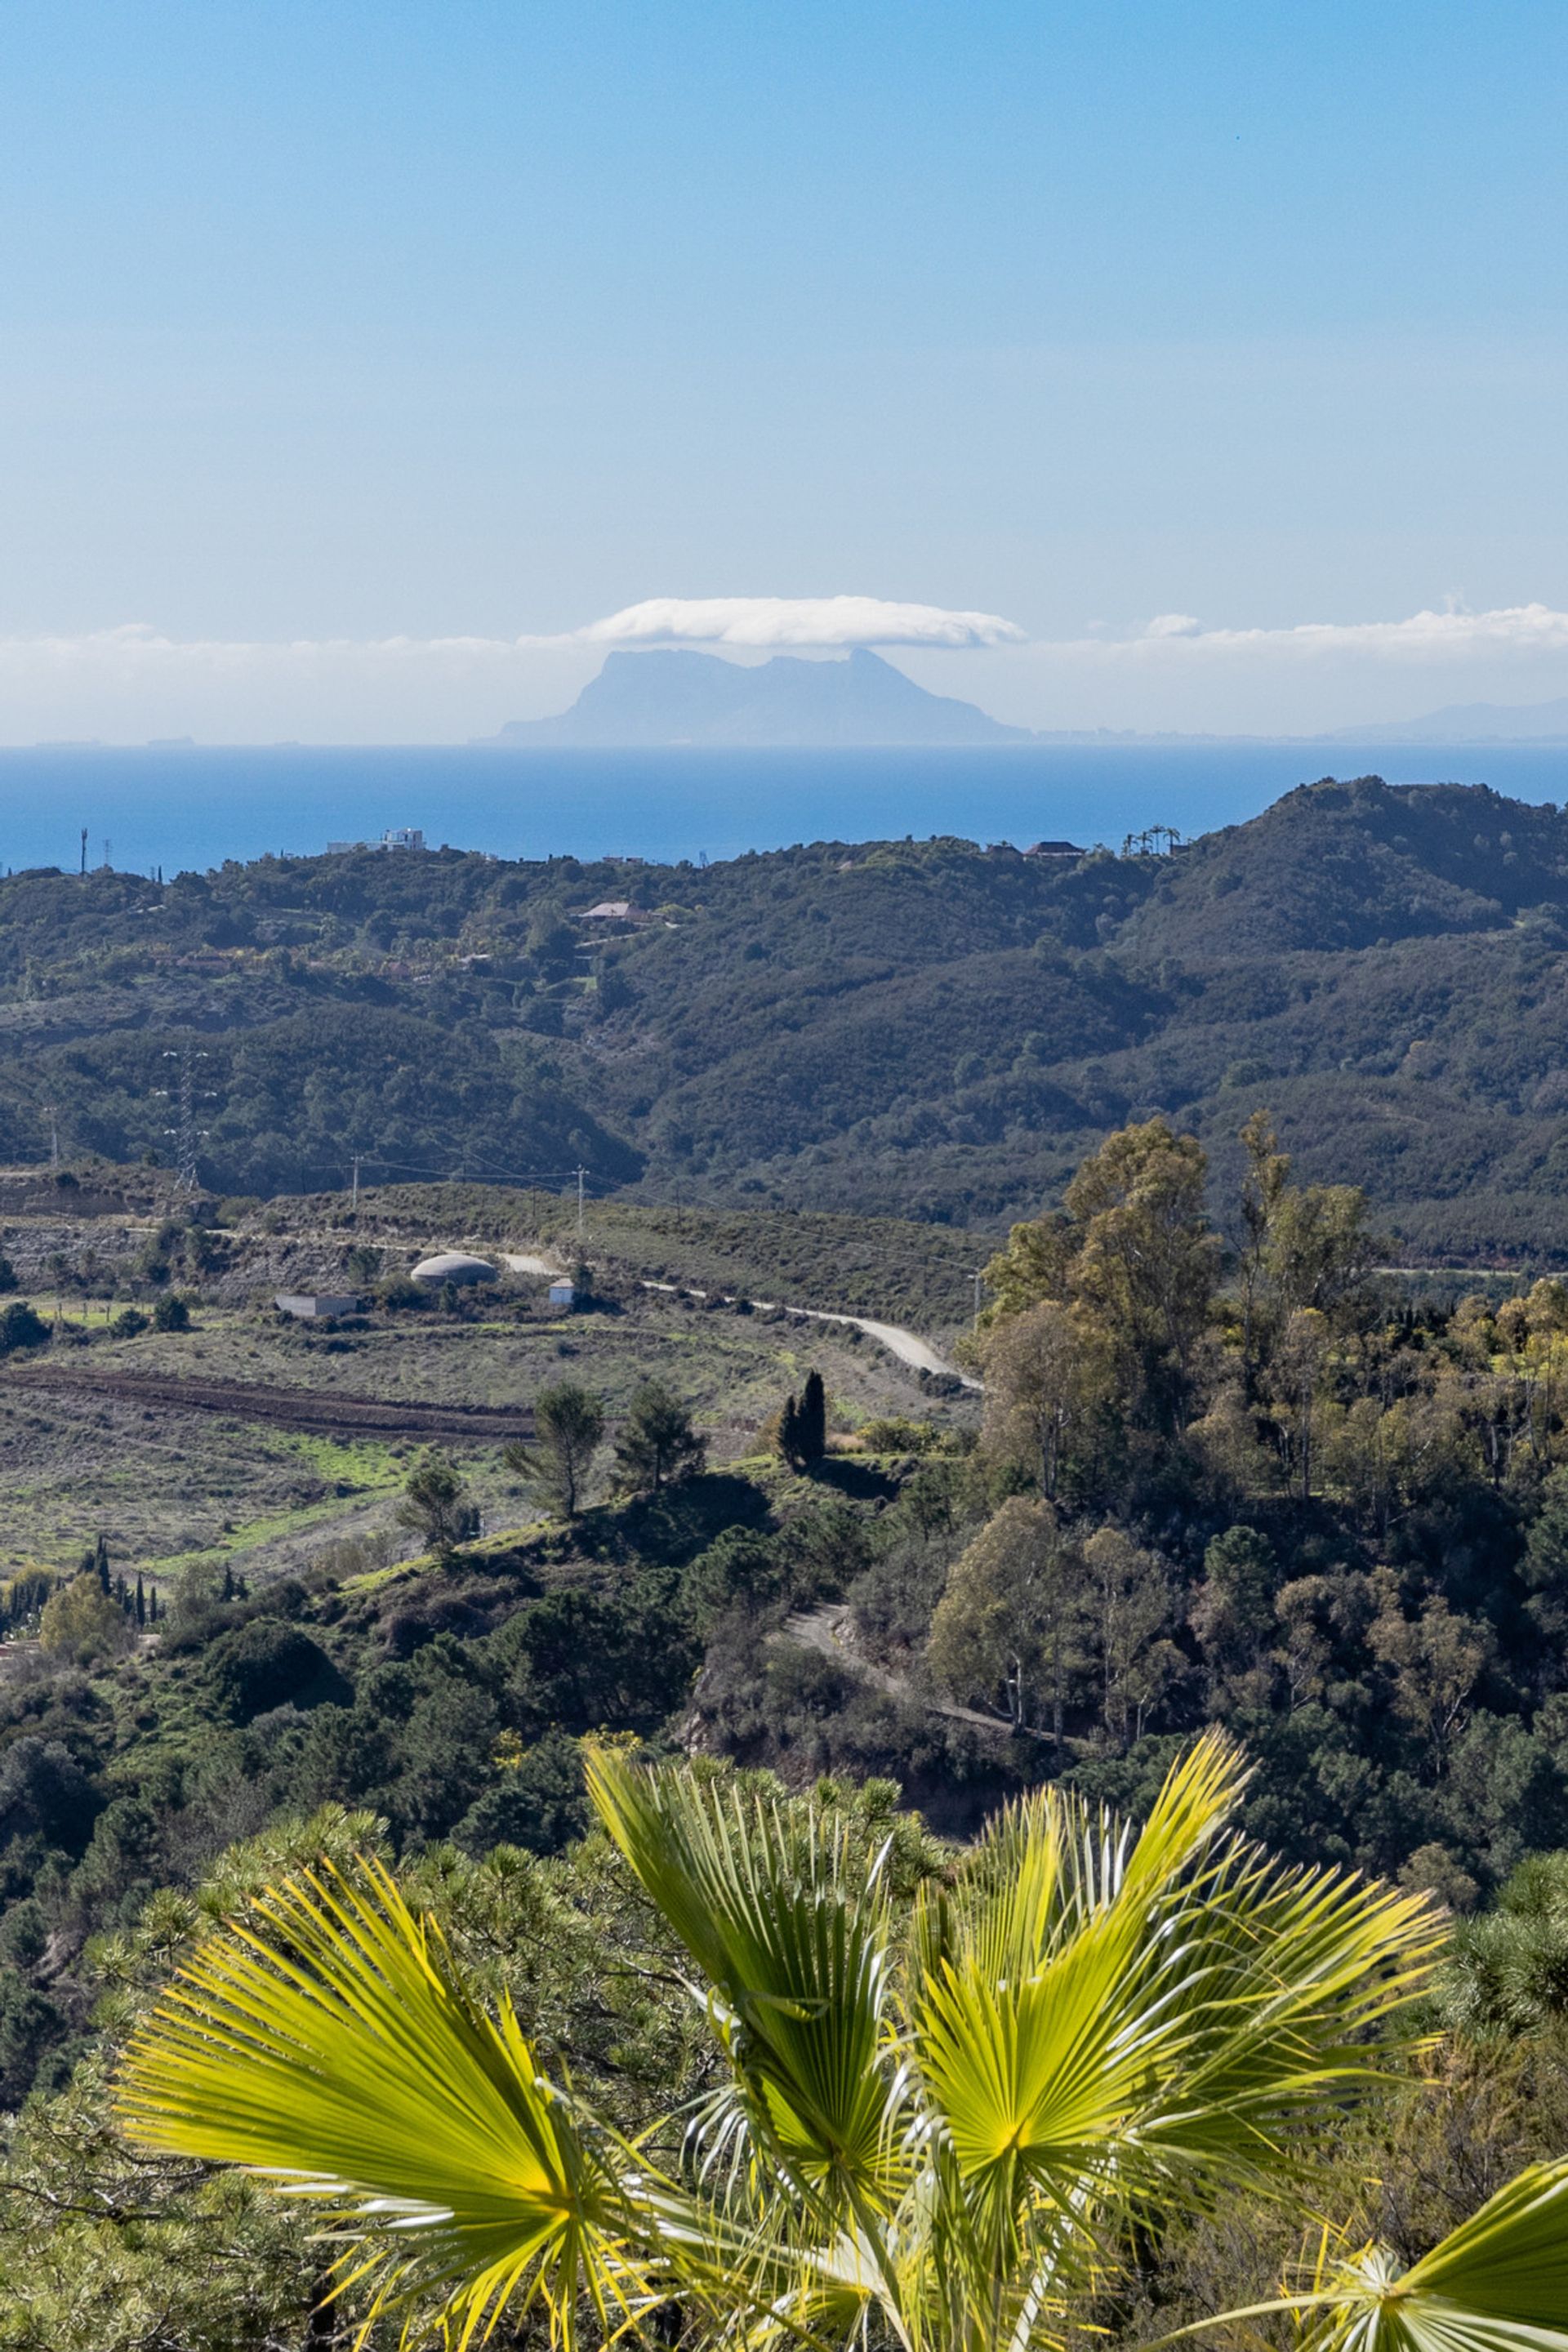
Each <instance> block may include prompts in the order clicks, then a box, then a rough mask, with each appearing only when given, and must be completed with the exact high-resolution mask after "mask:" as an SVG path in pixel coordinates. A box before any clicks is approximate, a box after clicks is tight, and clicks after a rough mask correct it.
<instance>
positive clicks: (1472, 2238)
mask: <svg viewBox="0 0 1568 2352" xmlns="http://www.w3.org/2000/svg"><path fill="white" fill-rule="evenodd" d="M1280 2312H1289V2313H1291V2314H1293V2315H1295V2316H1296V2317H1297V2319H1298V2320H1299V2321H1300V2324H1301V2329H1302V2336H1301V2340H1302V2343H1303V2344H1304V2345H1305V2346H1306V2347H1310V2352H1568V2158H1559V2159H1558V2160H1557V2161H1556V2162H1555V2163H1552V2164H1532V2165H1530V2166H1528V2167H1527V2168H1526V2169H1525V2170H1524V2171H1523V2172H1521V2173H1520V2174H1519V2175H1518V2176H1517V2178H1516V2179H1513V2180H1510V2182H1509V2184H1508V2186H1507V2187H1506V2188H1504V2189H1499V2191H1498V2193H1497V2195H1496V2196H1495V2197H1491V2198H1489V2200H1487V2202H1486V2204H1484V2205H1483V2206H1482V2207H1481V2209H1480V2210H1479V2212H1477V2213H1473V2214H1472V2215H1471V2216H1470V2218H1469V2220H1468V2221H1461V2222H1460V2224H1459V2226H1458V2229H1457V2230H1451V2231H1449V2233H1448V2235H1447V2237H1446V2238H1444V2239H1442V2240H1441V2241H1440V2242H1438V2244H1436V2246H1434V2247H1433V2248H1432V2251H1431V2252H1430V2253H1426V2254H1423V2255H1422V2257H1421V2259H1420V2261H1419V2262H1416V2263H1411V2264H1410V2266H1409V2268H1408V2269H1406V2268H1405V2267H1404V2266H1402V2264H1401V2263H1400V2262H1399V2261H1398V2259H1397V2257H1396V2256H1395V2255H1394V2254H1393V2253H1391V2252H1389V2250H1388V2248H1387V2247H1386V2246H1375V2245H1374V2246H1364V2247H1363V2248H1362V2249H1361V2250H1360V2251H1359V2252H1355V2253H1351V2254H1345V2253H1343V2252H1340V2251H1338V2250H1337V2249H1335V2248H1334V2247H1333V2246H1332V2245H1331V2244H1328V2245H1325V2247H1324V2248H1323V2250H1322V2251H1321V2252H1320V2255H1319V2259H1318V2262H1317V2264H1316V2266H1315V2276H1314V2279H1313V2283H1312V2284H1311V2286H1310V2288H1309V2289H1308V2290H1307V2291H1306V2292H1305V2293H1303V2294H1287V2295H1281V2296H1279V2297H1278V2298H1277V2299H1276V2300H1275V2301H1273V2302H1269V2303H1259V2304H1252V2305H1248V2306H1247V2308H1246V2309H1245V2310H1241V2311H1227V2312H1224V2313H1222V2314H1220V2315H1218V2316H1217V2317H1216V2318H1214V2319H1206V2320H1200V2321H1198V2322H1196V2323H1195V2324H1194V2326H1191V2327H1184V2328H1182V2329H1180V2330H1179V2331H1178V2333H1177V2335H1175V2336H1168V2337H1165V2338H1163V2339H1162V2340H1163V2342H1165V2343H1169V2344H1173V2343H1176V2342H1179V2341H1180V2340H1181V2339H1182V2338H1184V2337H1186V2336H1197V2335H1208V2334H1211V2333H1212V2332H1213V2331H1214V2330H1215V2329H1216V2328H1220V2327H1225V2326H1235V2325H1237V2324H1239V2323H1240V2322H1242V2321H1244V2320H1251V2319H1258V2318H1263V2317H1267V2316H1268V2315H1272V2314H1276V2313H1280ZM1151 2352H1154V2347H1151Z"/></svg>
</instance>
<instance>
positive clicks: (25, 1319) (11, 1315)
mask: <svg viewBox="0 0 1568 2352" xmlns="http://www.w3.org/2000/svg"><path fill="white" fill-rule="evenodd" d="M48 1336H49V1327H48V1325H47V1323H46V1322H44V1321H43V1320H42V1319H41V1318H39V1317H38V1316H37V1315H35V1314H34V1312H33V1310H32V1308H31V1307H29V1306H28V1304H27V1302H26V1299H25V1298H14V1299H13V1300H12V1301H11V1304H10V1306H9V1307H6V1308H5V1312H4V1313H3V1314H0V1356H9V1355H12V1354H14V1353H15V1351H16V1349H18V1348H41V1347H42V1346H43V1345H44V1343H45V1341H46V1340H47V1338H48Z"/></svg>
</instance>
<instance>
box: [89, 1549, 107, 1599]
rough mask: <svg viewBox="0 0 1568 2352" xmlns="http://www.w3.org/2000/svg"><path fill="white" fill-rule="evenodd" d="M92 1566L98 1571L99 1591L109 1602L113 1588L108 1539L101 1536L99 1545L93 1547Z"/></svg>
mask: <svg viewBox="0 0 1568 2352" xmlns="http://www.w3.org/2000/svg"><path fill="white" fill-rule="evenodd" d="M92 1564H93V1567H94V1568H95V1569H96V1570H98V1588H99V1591H100V1592H101V1593H102V1595H103V1597H104V1599H105V1600H106V1601H107V1600H108V1599H109V1597H110V1589H111V1588H110V1581H109V1543H108V1539H107V1538H105V1537H103V1536H100V1537H99V1538H98V1541H97V1543H96V1544H95V1545H94V1546H93V1550H92Z"/></svg>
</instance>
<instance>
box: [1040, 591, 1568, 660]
mask: <svg viewBox="0 0 1568 2352" xmlns="http://www.w3.org/2000/svg"><path fill="white" fill-rule="evenodd" d="M1085 643H1086V644H1093V645H1095V646H1096V647H1097V649H1099V650H1100V651H1102V652H1116V653H1123V654H1125V653H1129V652H1131V653H1134V654H1136V653H1139V652H1141V651H1143V650H1146V649H1147V648H1149V647H1152V646H1158V647H1159V648H1160V650H1161V651H1162V652H1163V651H1166V650H1168V649H1170V648H1171V647H1172V646H1178V647H1180V648H1181V649H1182V650H1183V651H1185V650H1187V649H1188V648H1191V649H1192V650H1193V651H1194V652H1197V653H1207V654H1243V655H1246V654H1266V655H1269V656H1276V655H1281V654H1283V655H1285V656H1308V657H1311V656H1317V655H1322V654H1332V655H1342V654H1371V655H1375V656H1388V657H1390V658H1392V659H1395V660H1409V659H1415V660H1417V661H1430V660H1434V659H1436V660H1440V661H1441V660H1453V659H1456V658H1462V657H1465V656H1475V655H1482V656H1491V655H1498V654H1560V653H1563V651H1565V650H1568V613H1558V612H1554V611H1553V610H1552V607H1551V605H1549V604H1504V605H1500V606H1499V607H1497V608H1496V609H1495V610H1494V611H1492V612H1489V613H1467V612H1465V611H1463V610H1460V609H1454V610H1445V611H1443V612H1441V613H1433V612H1421V613H1413V614H1410V616H1409V618H1408V619H1406V620H1403V621H1300V622H1298V623H1296V624H1295V625H1293V626H1291V627H1289V628H1284V629H1205V626H1204V625H1203V623H1202V622H1201V621H1196V620H1194V619H1193V618H1192V616H1191V615H1190V614H1185V613H1163V614H1160V615H1159V617H1158V618H1157V619H1155V620H1152V621H1151V622H1150V623H1149V625H1148V626H1147V628H1146V629H1145V630H1144V631H1143V634H1142V636H1141V637H1133V638H1122V639H1121V640H1114V641H1112V642H1111V643H1110V644H1109V645H1108V644H1107V643H1106V641H1105V640H1104V639H1090V640H1086V641H1085Z"/></svg>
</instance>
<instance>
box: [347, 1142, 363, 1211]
mask: <svg viewBox="0 0 1568 2352" xmlns="http://www.w3.org/2000/svg"><path fill="white" fill-rule="evenodd" d="M360 1158H361V1155H360V1153H359V1152H357V1151H356V1152H355V1153H354V1156H353V1164H354V1183H353V1198H352V1199H351V1201H350V1203H349V1205H350V1207H351V1208H352V1209H353V1210H355V1211H356V1212H357V1211H358V1208H359V1168H360Z"/></svg>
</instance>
